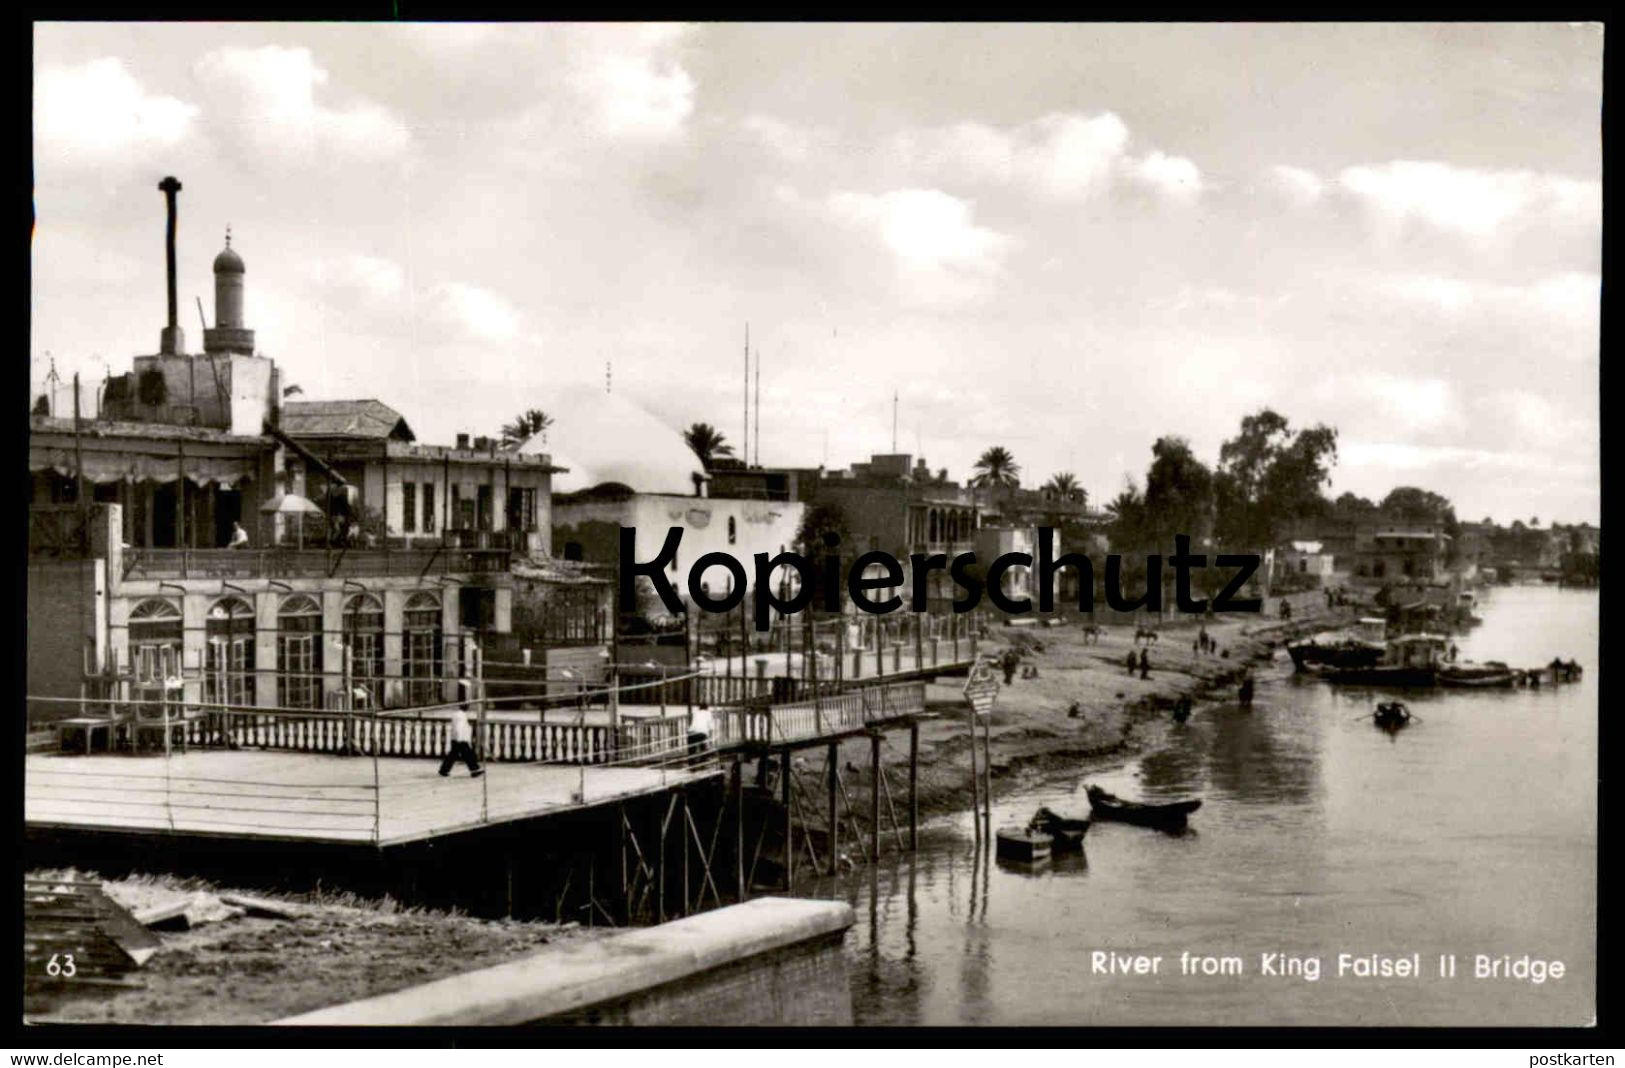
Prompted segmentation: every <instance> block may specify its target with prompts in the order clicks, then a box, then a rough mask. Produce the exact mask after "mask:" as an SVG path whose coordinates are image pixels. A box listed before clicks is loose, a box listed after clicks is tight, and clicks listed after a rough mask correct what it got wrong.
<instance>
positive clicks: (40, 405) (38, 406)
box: [28, 393, 51, 415]
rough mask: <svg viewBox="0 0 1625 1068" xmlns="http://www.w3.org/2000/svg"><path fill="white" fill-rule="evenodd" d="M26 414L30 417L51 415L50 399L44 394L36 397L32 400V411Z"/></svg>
mask: <svg viewBox="0 0 1625 1068" xmlns="http://www.w3.org/2000/svg"><path fill="white" fill-rule="evenodd" d="M28 414H30V415H50V414H51V398H49V397H47V396H46V395H45V394H43V393H41V394H40V395H39V396H38V397H36V398H34V407H33V410H31V411H30V412H29V413H28Z"/></svg>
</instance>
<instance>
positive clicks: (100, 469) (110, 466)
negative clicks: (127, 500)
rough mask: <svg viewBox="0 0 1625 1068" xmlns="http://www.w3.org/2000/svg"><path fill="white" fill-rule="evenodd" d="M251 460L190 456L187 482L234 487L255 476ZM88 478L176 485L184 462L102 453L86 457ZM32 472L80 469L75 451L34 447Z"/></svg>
mask: <svg viewBox="0 0 1625 1068" xmlns="http://www.w3.org/2000/svg"><path fill="white" fill-rule="evenodd" d="M249 463H250V461H245V460H239V459H233V458H231V457H225V456H188V457H186V458H185V461H184V465H185V470H186V481H188V482H190V483H192V484H193V485H195V486H207V485H209V484H210V483H214V484H215V485H218V486H224V487H231V486H235V485H237V484H238V483H240V482H243V481H245V480H247V479H250V478H252V477H253V472H251V471H245V470H244V467H246V466H248V464H249ZM84 464H85V478H87V479H89V480H90V481H91V482H119V481H123V480H128V481H130V482H173V481H175V479H176V478H178V477H180V473H181V469H182V460H181V459H180V458H179V457H175V456H142V455H139V454H136V453H108V452H102V451H101V450H99V449H98V450H95V451H86V452H85V454H84ZM28 469H29V470H30V471H55V472H56V473H57V474H59V475H64V476H66V477H68V478H72V477H73V475H74V472H75V471H76V470H77V469H78V465H77V462H76V460H75V458H74V455H73V450H72V449H58V448H50V447H43V448H42V447H40V446H37V445H36V446H34V447H32V448H30V449H29V450H28Z"/></svg>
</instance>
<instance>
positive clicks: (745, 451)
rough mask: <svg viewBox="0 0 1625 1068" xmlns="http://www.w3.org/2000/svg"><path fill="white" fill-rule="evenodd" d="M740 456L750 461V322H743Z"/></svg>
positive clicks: (747, 461)
mask: <svg viewBox="0 0 1625 1068" xmlns="http://www.w3.org/2000/svg"><path fill="white" fill-rule="evenodd" d="M739 455H740V458H741V459H743V460H744V461H745V462H746V463H749V462H750V324H749V323H746V324H745V441H744V445H743V446H742V447H741V448H740V450H739Z"/></svg>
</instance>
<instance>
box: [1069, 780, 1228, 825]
mask: <svg viewBox="0 0 1625 1068" xmlns="http://www.w3.org/2000/svg"><path fill="white" fill-rule="evenodd" d="M1088 793H1089V807H1090V810H1091V811H1090V815H1091V816H1092V817H1093V818H1094V819H1096V820H1117V821H1119V822H1121V823H1132V824H1135V825H1136V826H1139V827H1155V828H1157V829H1158V830H1177V829H1179V828H1180V827H1183V826H1185V821H1186V819H1187V818H1188V817H1189V816H1190V814H1191V813H1192V812H1195V811H1196V810H1197V809H1199V808H1201V807H1202V802H1201V801H1200V800H1196V801H1170V802H1167V803H1165V804H1147V803H1145V802H1143V801H1125V800H1123V799H1122V798H1120V797H1118V796H1116V795H1115V794H1109V793H1107V792H1106V791H1105V790H1102V789H1101V788H1100V787H1098V786H1091V787H1089V788H1088Z"/></svg>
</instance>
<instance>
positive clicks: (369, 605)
mask: <svg viewBox="0 0 1625 1068" xmlns="http://www.w3.org/2000/svg"><path fill="white" fill-rule="evenodd" d="M344 647H345V648H346V649H348V650H349V651H350V679H351V686H352V687H359V688H361V689H364V690H365V691H366V693H367V701H366V707H368V708H381V707H383V700H384V604H383V602H382V601H380V600H379V599H378V598H376V597H374V596H373V595H372V594H370V593H358V594H356V595H355V596H353V597H351V598H350V599H349V600H347V601H345V602H344ZM357 696H358V695H356V694H354V693H352V694H351V697H352V699H354V698H356V697H357ZM361 706H362V702H361V701H360V700H356V707H358V708H359V707H361Z"/></svg>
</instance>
